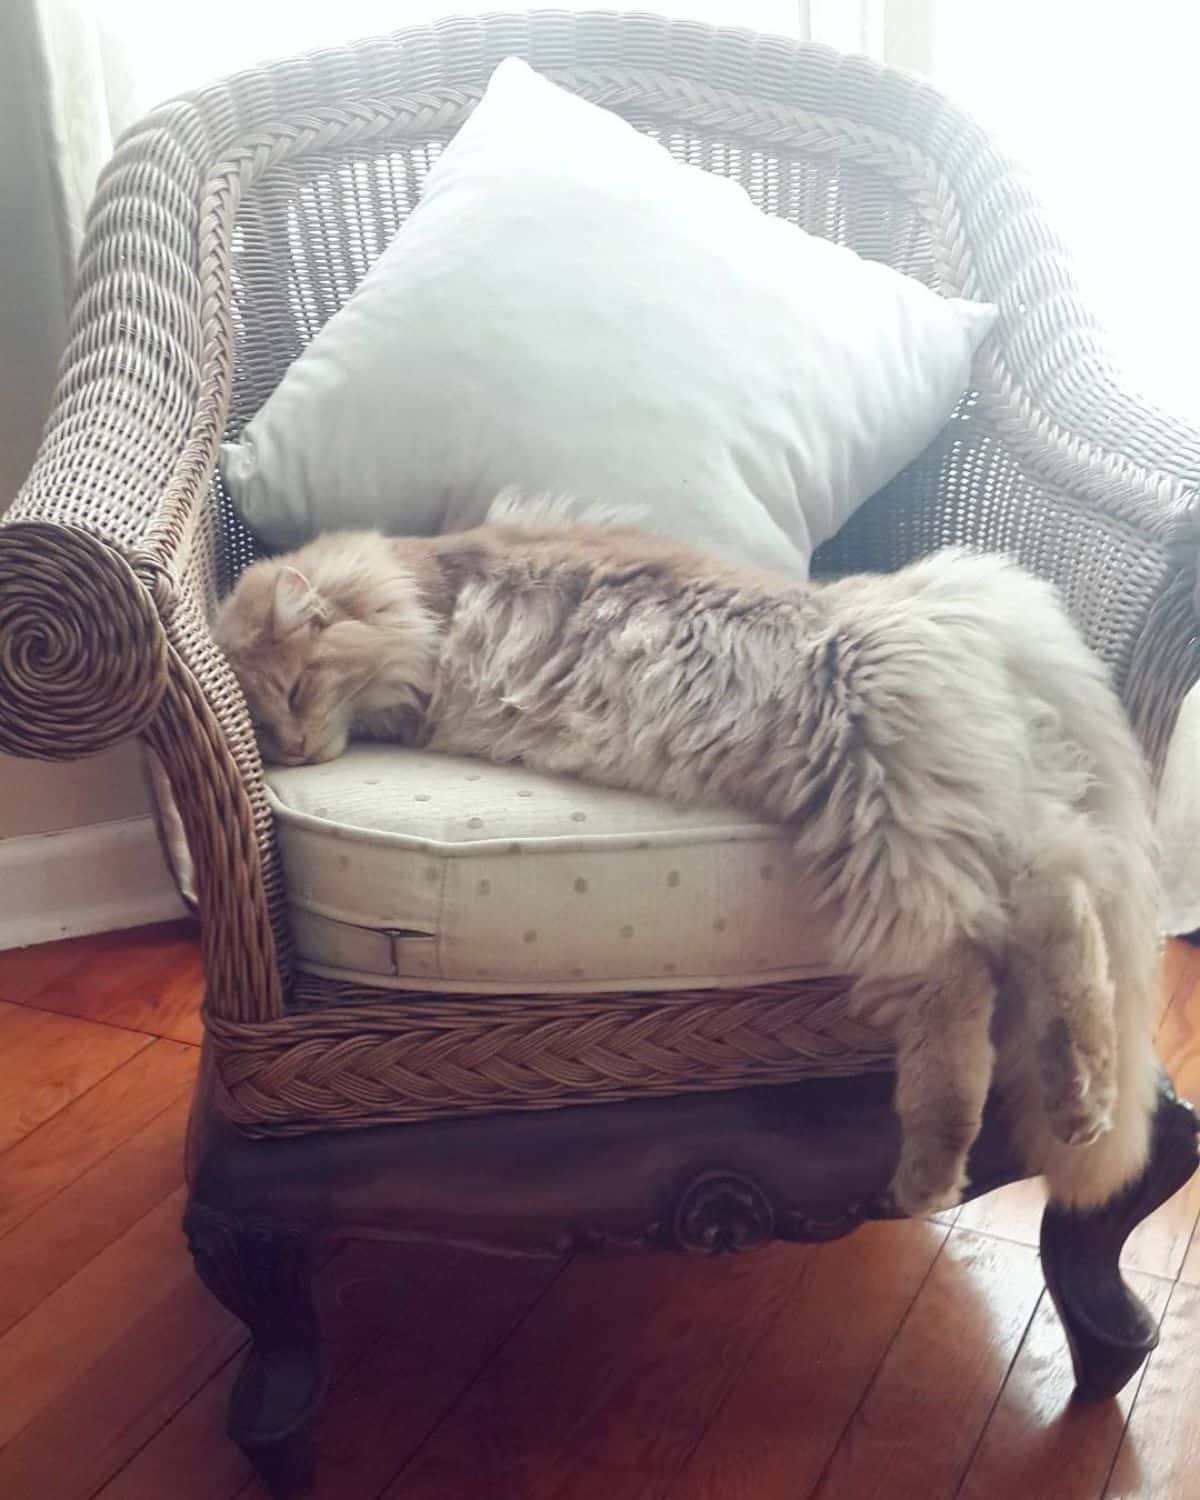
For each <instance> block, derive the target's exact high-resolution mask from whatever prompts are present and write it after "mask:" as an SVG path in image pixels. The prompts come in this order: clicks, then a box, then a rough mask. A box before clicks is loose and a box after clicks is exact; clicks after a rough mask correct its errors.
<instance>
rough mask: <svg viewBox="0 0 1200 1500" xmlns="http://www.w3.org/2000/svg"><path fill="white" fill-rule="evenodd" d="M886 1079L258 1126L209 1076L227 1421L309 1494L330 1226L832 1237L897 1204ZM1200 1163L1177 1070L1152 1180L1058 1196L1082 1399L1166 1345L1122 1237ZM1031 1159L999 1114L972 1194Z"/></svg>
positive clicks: (1058, 1274)
mask: <svg viewBox="0 0 1200 1500" xmlns="http://www.w3.org/2000/svg"><path fill="white" fill-rule="evenodd" d="M890 1090H891V1080H890V1079H888V1078H886V1077H878V1076H876V1077H864V1078H853V1079H842V1080H834V1081H828V1082H825V1081H822V1082H812V1083H805V1084H794V1085H789V1086H787V1087H782V1088H772V1089H747V1090H743V1091H741V1092H735V1093H729V1094H723V1095H702V1096H689V1097H684V1098H677V1099H665V1100H653V1101H646V1102H631V1103H628V1104H621V1105H603V1106H597V1107H592V1108H581V1109H567V1110H559V1111H555V1112H552V1113H546V1114H531V1115H512V1116H507V1117H504V1116H491V1117H487V1118H483V1119H465V1120H450V1121H438V1122H433V1123H429V1124H424V1125H421V1124H417V1125H401V1126H393V1127H385V1128H381V1129H376V1130H368V1131H345V1132H330V1133H327V1134H320V1135H311V1136H302V1137H298V1138H293V1139H288V1140H278V1141H250V1140H247V1139H245V1138H244V1137H241V1136H239V1135H237V1134H236V1133H235V1132H232V1131H231V1130H230V1129H229V1128H228V1127H227V1126H225V1125H223V1124H222V1123H221V1121H220V1120H219V1118H218V1116H217V1115H216V1113H215V1111H214V1110H213V1108H212V1106H211V1103H210V1101H209V1098H208V1094H207V1085H205V1086H203V1087H202V1089H201V1093H200V1095H199V1097H198V1099H197V1105H196V1110H195V1113H194V1116H193V1131H192V1140H191V1150H190V1156H191V1176H192V1192H191V1200H190V1203H189V1207H188V1211H187V1216H186V1220H185V1229H186V1232H187V1236H188V1243H189V1246H190V1248H191V1251H192V1254H193V1256H194V1257H195V1262H196V1269H197V1271H198V1273H199V1275H200V1276H201V1278H202V1279H203V1281H204V1282H205V1284H206V1286H208V1288H209V1290H210V1291H212V1292H213V1294H214V1295H215V1296H216V1297H217V1298H218V1300H219V1301H221V1302H222V1303H223V1304H224V1305H225V1306H226V1307H227V1308H229V1309H230V1311H231V1312H233V1313H235V1314H236V1315H237V1316H238V1317H239V1318H241V1319H242V1321H243V1322H244V1323H245V1324H246V1326H247V1327H248V1328H249V1330H250V1332H251V1334H252V1335H253V1343H252V1345H251V1349H250V1352H249V1354H248V1355H247V1357H246V1361H245V1364H244V1366H243V1368H242V1372H241V1375H240V1377H239V1379H238V1381H237V1384H236V1386H235V1388H234V1391H233V1395H232V1398H231V1402H230V1409H229V1421H228V1431H229V1435H230V1436H231V1437H232V1438H233V1440H234V1441H235V1442H237V1443H238V1444H239V1445H240V1446H241V1448H242V1449H243V1451H244V1452H245V1453H246V1455H247V1456H248V1457H249V1459H250V1460H251V1462H252V1463H253V1464H254V1466H255V1468H256V1469H257V1470H258V1471H259V1473H260V1474H261V1475H262V1477H263V1479H264V1481H265V1482H266V1484H267V1486H268V1488H269V1489H270V1492H271V1494H272V1495H274V1496H276V1497H279V1500H285V1497H286V1500H290V1497H295V1496H300V1495H304V1494H306V1493H308V1492H309V1491H310V1489H311V1485H312V1482H313V1448H312V1438H311V1430H310V1427H311V1419H312V1417H313V1415H314V1413H315V1411H316V1409H317V1407H318V1405H319V1402H320V1399H321V1393H322V1379H321V1360H320V1348H319V1336H318V1329H317V1322H316V1316H315V1313H314V1309H313V1302H312V1296H311V1292H310V1287H309V1272H310V1265H311V1255H312V1251H313V1247H314V1245H315V1244H316V1243H317V1242H318V1241H319V1240H320V1239H323V1238H331V1237H332V1238H340V1237H344V1238H353V1237H354V1235H355V1234H356V1233H361V1232H363V1231H366V1230H368V1229H369V1230H370V1231H371V1233H372V1234H373V1235H374V1236H375V1237H378V1236H379V1235H380V1234H384V1235H393V1236H395V1237H396V1238H427V1239H435V1240H445V1241H450V1242H454V1243H457V1244H475V1245H478V1246H480V1247H481V1248H489V1247H490V1248H496V1249H501V1248H503V1249H507V1250H513V1249H516V1250H520V1251H526V1252H534V1253H536V1252H538V1251H541V1252H544V1253H546V1254H561V1253H563V1252H564V1251H567V1250H573V1249H574V1250H604V1249H625V1250H634V1249H636V1250H654V1249H661V1250H672V1249H674V1250H685V1251H692V1252H695V1253H700V1254H708V1255H720V1254H724V1253H729V1252H735V1251H741V1250H749V1249H753V1248H756V1247H758V1246H760V1245H764V1244H766V1243H768V1242H769V1241H770V1240H772V1239H784V1240H819V1239H832V1238H835V1237H837V1236H839V1235H842V1234H846V1233H848V1232H849V1231H850V1230H852V1229H853V1228H855V1227H856V1226H857V1225H858V1224H860V1223H861V1222H862V1221H863V1220H864V1219H869V1218H876V1217H883V1216H886V1215H887V1213H888V1209H887V1207H886V1204H887V1198H886V1194H885V1192H884V1189H885V1188H886V1185H887V1182H888V1180H889V1178H890V1174H891V1171H892V1167H893V1165H894V1162H895V1154H896V1149H897V1145H898V1140H897V1133H896V1123H895V1119H894V1117H893V1115H892V1112H891V1108H890ZM648 1144H649V1146H650V1147H651V1148H652V1149H648ZM1196 1164H1197V1122H1196V1118H1195V1116H1194V1115H1193V1113H1192V1111H1191V1109H1190V1108H1189V1107H1188V1106H1187V1105H1186V1104H1184V1103H1181V1102H1180V1101H1179V1100H1178V1099H1177V1098H1176V1097H1175V1095H1174V1093H1173V1092H1172V1090H1171V1089H1170V1087H1169V1085H1168V1084H1166V1083H1165V1081H1164V1083H1163V1086H1162V1089H1161V1093H1160V1097H1159V1102H1158V1110H1157V1115H1156V1120H1155V1128H1154V1136H1153V1149H1152V1155H1151V1159H1150V1162H1149V1164H1148V1166H1147V1169H1146V1172H1145V1174H1144V1175H1143V1177H1142V1178H1141V1179H1140V1180H1139V1181H1138V1182H1137V1183H1135V1184H1134V1185H1133V1186H1132V1187H1131V1188H1130V1189H1128V1190H1127V1191H1126V1192H1125V1193H1123V1194H1122V1195H1121V1196H1120V1197H1119V1198H1116V1199H1114V1200H1113V1201H1112V1202H1111V1203H1109V1204H1108V1205H1106V1206H1105V1207H1104V1208H1102V1209H1099V1210H1095V1211H1092V1212H1087V1213H1071V1212H1068V1211H1065V1210H1062V1209H1059V1208H1055V1207H1050V1208H1048V1209H1047V1211H1046V1214H1045V1216H1044V1219H1043V1223H1042V1258H1043V1266H1044V1269H1045V1275H1046V1282H1047V1286H1048V1287H1049V1290H1050V1293H1051V1295H1052V1297H1053V1299H1054V1303H1055V1306H1056V1307H1057V1308H1058V1311H1059V1315H1060V1317H1061V1318H1062V1321H1063V1324H1064V1326H1065V1328H1066V1332H1067V1338H1068V1341H1069V1344H1070V1349H1071V1355H1072V1359H1073V1361H1074V1366H1075V1379H1076V1388H1077V1393H1078V1395H1079V1396H1080V1397H1081V1398H1084V1399H1101V1398H1105V1397H1110V1396H1113V1395H1115V1394H1116V1392H1117V1391H1119V1390H1120V1389H1121V1387H1122V1386H1124V1385H1125V1383H1126V1382H1127V1381H1128V1380H1129V1379H1130V1377H1131V1376H1132V1375H1133V1374H1134V1373H1135V1372H1136V1371H1137V1369H1138V1368H1139V1367H1140V1366H1141V1364H1142V1362H1143V1361H1144V1360H1145V1359H1146V1357H1147V1355H1148V1354H1149V1353H1150V1351H1151V1350H1152V1349H1153V1348H1154V1346H1155V1344H1156V1343H1157V1341H1158V1330H1157V1327H1156V1324H1155V1321H1154V1319H1153V1317H1152V1316H1151V1315H1150V1313H1149V1312H1148V1311H1147V1310H1146V1308H1145V1307H1144V1306H1143V1305H1142V1303H1141V1302H1140V1301H1139V1300H1138V1298H1137V1297H1135V1296H1134V1294H1133V1293H1132V1292H1131V1291H1130V1290H1129V1288H1128V1287H1127V1286H1126V1285H1125V1283H1124V1281H1123V1280H1122V1278H1121V1274H1120V1271H1119V1269H1118V1261H1119V1257H1120V1253H1121V1247H1122V1246H1123V1245H1124V1243H1125V1240H1126V1238H1127V1236H1128V1235H1129V1233H1130V1232H1131V1230H1133V1229H1134V1227H1135V1226H1136V1225H1137V1224H1139V1223H1140V1222H1141V1221H1142V1220H1143V1219H1144V1218H1146V1217H1147V1215H1148V1214H1150V1213H1152V1212H1153V1210H1154V1209H1156V1208H1157V1207H1158V1206H1159V1204H1161V1203H1163V1202H1165V1200H1166V1199H1167V1198H1169V1197H1170V1196H1171V1195H1172V1194H1173V1193H1174V1192H1176V1191H1177V1190H1178V1189H1179V1188H1180V1187H1182V1186H1183V1184H1184V1183H1185V1182H1186V1181H1187V1180H1188V1178H1189V1177H1190V1176H1191V1175H1192V1173H1193V1171H1194V1170H1195V1168H1196ZM1020 1175H1021V1174H1020V1173H1019V1172H1017V1171H1015V1170H1014V1169H1013V1165H1012V1160H1011V1154H1010V1152H1009V1147H1008V1142H1007V1139H1006V1137H1005V1134H1004V1131H1003V1127H1002V1124H1001V1121H1000V1119H999V1114H998V1111H997V1110H996V1109H995V1108H991V1109H989V1111H988V1114H987V1115H986V1117H985V1121H984V1129H983V1131H982V1133H981V1136H980V1139H979V1142H978V1143H977V1146H976V1149H975V1151H974V1153H973V1155H972V1177H971V1187H970V1189H969V1195H970V1196H977V1195H978V1194H980V1193H982V1192H986V1191H989V1190H990V1189H991V1188H994V1187H997V1186H999V1185H1001V1184H1002V1183H1004V1182H1007V1181H1013V1180H1015V1179H1016V1178H1017V1177H1018V1176H1020ZM418 1203H419V1204H420V1205H421V1208H420V1212H419V1213H416V1212H414V1211H413V1209H412V1205H413V1204H418Z"/></svg>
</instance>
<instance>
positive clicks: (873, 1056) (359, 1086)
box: [206, 974, 892, 1135]
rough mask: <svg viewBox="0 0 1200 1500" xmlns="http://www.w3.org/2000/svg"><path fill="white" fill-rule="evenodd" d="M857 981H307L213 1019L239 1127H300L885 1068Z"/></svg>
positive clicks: (297, 1130)
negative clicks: (539, 991)
mask: <svg viewBox="0 0 1200 1500" xmlns="http://www.w3.org/2000/svg"><path fill="white" fill-rule="evenodd" d="M848 985H849V981H848V980H846V979H842V978H837V977H833V978H821V979H812V980H804V981H791V982H788V983H785V984H777V985H766V986H761V987H758V988H755V989H752V990H743V991H738V992H730V991H721V990H711V989H709V990H691V991H677V992H672V993H669V994H641V993H639V994H626V993H614V994H608V995H535V996H531V995H511V996H499V997H496V996H488V997H478V996H471V997H466V996H445V995H425V994H419V993H417V994H410V995H406V996H397V995H396V994H395V992H394V991H373V990H369V989H364V988H360V987H358V986H354V985H348V984H340V983H336V982H331V981H328V980H323V979H320V978H318V977H316V976H314V975H309V974H301V975H299V976H298V977H297V981H296V998H297V1000H298V1001H299V1002H300V1003H302V1004H304V1005H306V1006H308V1007H311V1008H309V1009H306V1010H304V1011H302V1012H300V1013H294V1014H291V1015H289V1016H287V1017H286V1018H285V1019H283V1020H281V1021H275V1022H271V1023H269V1024H265V1025H264V1024H249V1025H246V1024H240V1025H239V1024H236V1023H232V1022H229V1021H227V1020H225V1019H224V1018H223V1017H220V1016H215V1015H211V1014H210V1015H209V1016H207V1018H206V1021H207V1026H208V1030H209V1035H210V1037H211V1038H212V1042H213V1045H214V1049H215V1056H216V1060H217V1066H218V1068H219V1070H220V1075H221V1080H222V1083H223V1084H224V1088H225V1092H226V1098H225V1101H224V1107H225V1108H226V1110H227V1111H228V1112H229V1115H230V1117H231V1118H232V1119H233V1120H234V1122H235V1123H237V1124H238V1125H240V1126H242V1127H244V1128H245V1129H247V1130H248V1131H249V1132H250V1133H251V1134H258V1135H299V1134H304V1133H305V1132H307V1131H310V1130H313V1129H317V1128H319V1129H322V1130H330V1129H351V1128H354V1127H357V1126H360V1125H374V1124H383V1123H386V1122H389V1121H403V1120H427V1119H433V1118H435V1117H438V1116H446V1115H469V1114H480V1113H495V1112H498V1111H502V1110H526V1109H560V1108H562V1107H564V1106H566V1105H569V1104H584V1103H601V1102H608V1103H611V1102H614V1101H616V1100H620V1099H632V1098H637V1097H646V1096H653V1095H663V1094H679V1093H690V1092H713V1091H721V1090H725V1089H732V1088H738V1087H741V1086H743V1085H746V1084H753V1083H781V1082H785V1081H789V1080H794V1079H798V1078H817V1077H840V1076H845V1075H847V1074H853V1073H861V1072H868V1071H879V1070H883V1069H887V1068H889V1067H890V1066H891V1065H892V1049H891V1046H890V1044H889V1043H888V1042H886V1041H885V1040H884V1039H883V1038H882V1037H881V1036H880V1033H879V1032H877V1031H874V1030H872V1029H871V1028H870V1027H868V1026H865V1025H863V1024H862V1023H861V1022H858V1021H854V1020H852V1019H851V1018H850V1017H849V1016H848V1015H847V1013H846V1004H845V1001H846V993H847V989H848Z"/></svg>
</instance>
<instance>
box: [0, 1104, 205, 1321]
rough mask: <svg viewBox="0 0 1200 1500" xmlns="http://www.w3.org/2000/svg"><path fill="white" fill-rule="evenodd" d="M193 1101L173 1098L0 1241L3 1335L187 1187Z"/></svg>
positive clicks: (0, 1299) (0, 1317) (0, 1312)
mask: <svg viewBox="0 0 1200 1500" xmlns="http://www.w3.org/2000/svg"><path fill="white" fill-rule="evenodd" d="M189 1103H190V1101H189V1099H188V1098H187V1097H186V1096H184V1097H181V1098H178V1099H176V1101H175V1103H174V1104H171V1105H169V1106H168V1107H167V1109H166V1110H164V1111H163V1113H162V1114H160V1115H158V1116H157V1117H156V1118H155V1119H154V1120H152V1121H151V1122H150V1123H149V1124H148V1125H146V1126H144V1127H143V1128H142V1129H141V1130H140V1131H138V1133H137V1134H136V1135H134V1136H131V1137H130V1139H129V1140H128V1141H126V1142H125V1143H124V1144H123V1145H121V1146H118V1147H117V1149H116V1150H115V1151H113V1152H111V1153H110V1154H109V1155H108V1156H106V1157H105V1158H104V1160H103V1161H102V1162H100V1163H99V1164H98V1165H97V1166H95V1167H93V1169H92V1170H91V1171H90V1172H88V1173H87V1174H85V1175H84V1176H83V1177H81V1178H79V1179H77V1180H76V1181H75V1182H73V1183H72V1184H71V1185H70V1186H69V1187H67V1188H65V1189H64V1190H63V1191H62V1192H61V1193H60V1194H59V1195H58V1196H57V1197H56V1198H54V1199H52V1200H51V1201H50V1202H49V1203H47V1204H46V1205H45V1206H44V1207H43V1208H41V1209H39V1210H38V1211H37V1212H36V1213H34V1214H32V1215H30V1217H29V1218H27V1219H26V1220H25V1222H24V1223H23V1224H21V1225H20V1227H19V1228H17V1229H14V1230H13V1232H12V1233H11V1234H9V1235H6V1236H5V1237H4V1238H3V1239H0V1334H3V1333H5V1332H7V1331H8V1329H10V1328H11V1327H12V1326H13V1325H14V1324H15V1323H17V1322H18V1321H19V1320H20V1319H21V1318H23V1317H24V1316H25V1315H26V1314H27V1313H29V1312H30V1311H31V1310H32V1309H34V1308H36V1307H37V1305H38V1304H39V1303H40V1302H42V1301H43V1300H44V1299H45V1298H46V1297H49V1296H50V1295H51V1294H52V1293H54V1292H56V1291H57V1290H58V1288H59V1287H61V1286H63V1285H64V1284H65V1283H66V1282H67V1281H69V1280H70V1279H71V1277H72V1276H74V1275H75V1274H76V1272H78V1271H81V1270H82V1269H83V1268H84V1267H85V1266H86V1265H87V1264H88V1263H89V1262H90V1261H92V1260H94V1259H95V1257H96V1256H98V1255H99V1254H100V1253H101V1252H102V1251H104V1250H106V1249H107V1248H108V1247H109V1246H110V1245H111V1244H113V1243H114V1242H115V1241H116V1240H118V1239H119V1238H120V1237H121V1236H122V1235H123V1234H124V1233H125V1232H126V1231H127V1230H128V1229H131V1228H132V1227H133V1226H134V1225H135V1224H137V1223H138V1221H139V1220H141V1219H143V1218H145V1216H146V1215H147V1214H148V1213H150V1211H151V1210H152V1209H153V1208H155V1207H156V1206H157V1205H158V1204H159V1203H161V1202H162V1201H163V1199H164V1198H166V1197H168V1196H169V1195H170V1194H171V1193H173V1192H175V1191H176V1190H177V1189H178V1188H179V1187H181V1186H182V1184H183V1142H184V1134H185V1132H186V1130H187V1118H188V1107H189Z"/></svg>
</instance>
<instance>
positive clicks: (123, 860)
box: [0, 817, 185, 949]
mask: <svg viewBox="0 0 1200 1500" xmlns="http://www.w3.org/2000/svg"><path fill="white" fill-rule="evenodd" d="M184 914H185V907H184V904H183V902H182V901H181V900H180V898H179V892H178V891H177V890H176V889H175V884H174V882H173V881H172V879H171V876H170V874H169V873H168V871H167V866H166V861H165V860H164V859H163V855H162V850H161V848H160V847H159V843H158V835H157V833H156V832H155V828H154V820H153V818H148V817H146V818H124V819H121V820H120V821H117V822H112V823H95V824H93V825H92V826H91V827H88V828H65V829H63V830H62V831H61V832H60V833H38V834H29V835H25V836H23V837H21V838H13V839H0V949H3V948H20V947H23V946H24V945H25V944H27V943H45V942H49V941H50V940H51V939H52V938H63V937H82V936H84V935H85V934H87V933H92V932H112V931H115V930H117V929H118V928H123V927H140V926H142V925H143V924H144V923H147V922H165V921H167V920H169V919H170V918H172V917H181V916H183V915H184Z"/></svg>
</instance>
